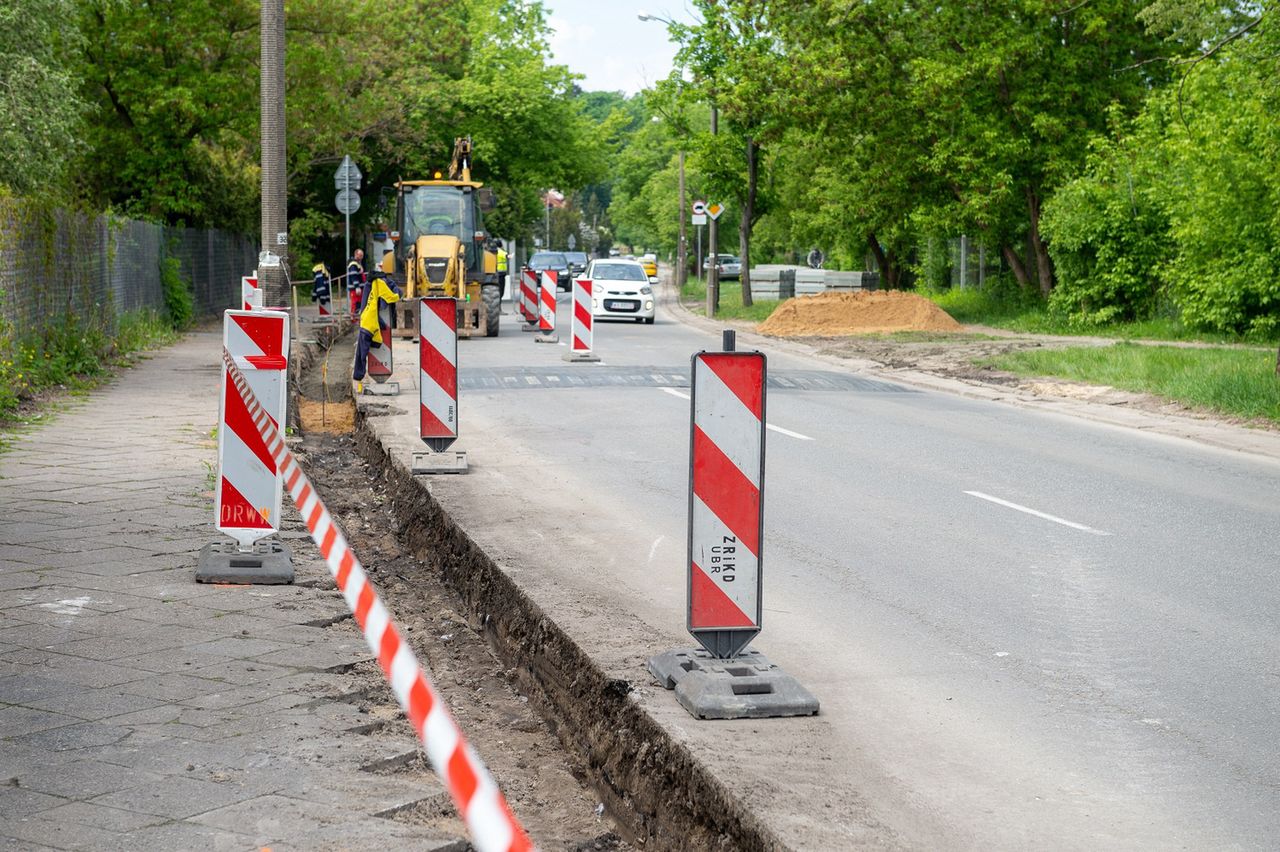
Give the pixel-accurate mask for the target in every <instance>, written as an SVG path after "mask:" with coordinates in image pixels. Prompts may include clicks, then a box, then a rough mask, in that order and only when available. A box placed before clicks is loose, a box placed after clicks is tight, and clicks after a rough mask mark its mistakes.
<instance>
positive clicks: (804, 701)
mask: <svg viewBox="0 0 1280 852" xmlns="http://www.w3.org/2000/svg"><path fill="white" fill-rule="evenodd" d="M649 673H650V674H652V675H653V676H654V677H655V678H657V680H658V682H659V683H661V684H662V685H663V687H665V688H666V689H674V690H675V691H676V700H677V701H679V702H680V706H681V707H683V708H684V709H686V710H688V711H689V712H690V713H691V714H693V716H694V717H696V718H698V719H767V718H771V717H774V716H816V715H817V713H818V699H816V698H814V697H813V695H812V693H810V692H809V690H807V689H805V688H804V687H803V686H801V685H800V683H799V682H798V681H797V680H796V679H795V678H793V677H791V675H789V674H787V673H786V672H784V671H783V670H782V669H780V668H778V667H777V666H775V665H774V664H773V663H771V662H769V660H768V659H766V658H765V656H764V655H763V654H761V653H760V652H759V651H743V652H742V653H741V654H739V655H738V656H736V657H732V658H730V659H727V660H718V659H716V658H715V657H713V656H711V654H710V653H709V652H708V651H706V650H704V649H702V648H688V649H678V650H675V651H668V652H666V653H665V654H659V655H658V656H656V657H650V658H649Z"/></svg>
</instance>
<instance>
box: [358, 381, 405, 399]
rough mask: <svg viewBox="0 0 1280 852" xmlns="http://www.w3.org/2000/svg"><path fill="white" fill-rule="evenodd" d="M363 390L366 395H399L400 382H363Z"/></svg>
mask: <svg viewBox="0 0 1280 852" xmlns="http://www.w3.org/2000/svg"><path fill="white" fill-rule="evenodd" d="M364 392H365V395H366V396H399V395H400V383H399V382H383V383H381V384H378V383H377V382H365V383H364Z"/></svg>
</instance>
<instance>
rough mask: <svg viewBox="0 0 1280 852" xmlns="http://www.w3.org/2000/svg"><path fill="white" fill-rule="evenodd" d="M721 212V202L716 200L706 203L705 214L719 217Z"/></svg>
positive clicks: (715, 217)
mask: <svg viewBox="0 0 1280 852" xmlns="http://www.w3.org/2000/svg"><path fill="white" fill-rule="evenodd" d="M723 212H724V205H723V204H720V203H718V202H717V203H713V204H708V205H707V215H708V216H710V217H711V218H712V219H719V218H720V214H721V213H723Z"/></svg>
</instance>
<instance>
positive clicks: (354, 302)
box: [347, 249, 365, 322]
mask: <svg viewBox="0 0 1280 852" xmlns="http://www.w3.org/2000/svg"><path fill="white" fill-rule="evenodd" d="M364 285H365V274H364V249H356V250H355V251H354V252H353V253H352V255H351V260H349V261H347V293H348V295H349V296H350V297H351V320H352V322H356V321H358V317H359V315H360V306H361V305H362V304H364Z"/></svg>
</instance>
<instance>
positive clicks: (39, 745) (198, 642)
mask: <svg viewBox="0 0 1280 852" xmlns="http://www.w3.org/2000/svg"><path fill="white" fill-rule="evenodd" d="M219 344H220V335H219V334H218V333H216V332H213V331H205V332H201V333H195V334H191V335H188V336H187V337H186V338H184V339H183V340H182V341H181V342H179V343H178V344H176V345H174V346H172V347H169V348H167V349H165V350H163V351H161V352H158V353H156V354H155V355H154V357H152V358H150V359H149V360H147V361H145V362H143V363H142V364H140V365H139V366H137V367H136V368H135V369H132V370H129V371H128V372H126V373H124V374H123V375H122V376H121V377H120V378H119V379H118V380H117V381H115V382H113V383H112V384H111V385H109V386H108V387H105V388H103V389H101V390H99V391H96V392H94V393H92V394H90V395H89V396H88V398H87V399H85V400H82V401H77V402H74V403H72V404H70V406H69V407H68V410H66V411H64V412H62V413H60V414H57V415H56V416H54V417H52V418H50V421H49V422H47V423H45V424H43V425H41V426H39V427H38V428H35V429H33V430H32V431H30V432H28V433H26V434H25V435H23V436H22V437H21V438H20V439H19V440H18V441H17V442H16V445H15V446H14V447H13V448H12V449H11V450H9V451H8V452H6V453H4V454H3V455H0V518H2V519H3V520H2V521H0V847H4V848H15V849H16V848H21V849H45V848H53V849H81V848H92V849H179V848H186V849H194V848H212V849H257V848H260V847H262V846H268V845H269V846H273V847H275V848H284V847H291V848H322V847H323V848H335V847H336V848H400V847H408V846H412V847H413V848H418V849H433V848H438V847H442V846H449V845H452V844H456V843H458V842H459V838H458V837H453V836H448V835H442V834H441V833H440V832H439V831H437V830H434V829H427V828H423V827H417V826H412V825H408V824H404V823H401V822H396V821H394V820H392V819H387V818H383V817H378V816H375V814H377V813H384V812H393V811H395V810H396V809H398V808H402V807H403V806H404V805H406V804H408V803H411V802H414V801H418V800H421V799H424V798H428V797H435V796H438V795H440V793H441V790H442V788H441V787H440V785H439V784H438V782H436V781H435V780H434V779H433V778H426V779H425V780H424V778H423V777H421V776H415V777H413V778H412V779H409V778H398V777H396V776H394V775H386V774H373V773H371V772H368V771H364V770H362V769H361V767H362V766H366V765H372V764H376V763H377V762H378V761H385V759H386V758H387V757H388V756H390V755H394V754H403V753H405V752H411V751H413V750H414V749H415V748H416V743H415V742H414V741H413V740H412V739H411V738H410V737H408V736H404V735H398V734H395V733H392V734H387V733H385V732H380V733H379V735H378V736H377V737H376V738H374V737H370V736H367V735H366V734H365V733H364V731H365V729H366V728H368V727H369V725H368V723H369V721H370V716H369V714H368V709H367V707H366V706H365V705H366V704H368V703H374V704H376V703H379V702H381V703H389V702H391V701H392V700H393V699H392V698H391V696H390V692H389V691H387V692H386V694H385V695H371V694H369V693H368V692H367V691H360V689H361V687H360V684H358V683H357V682H356V681H355V679H354V678H353V676H352V675H351V674H350V673H349V672H350V670H351V668H352V667H353V666H360V665H366V663H365V661H367V660H369V659H370V655H369V653H368V650H367V648H366V647H365V644H364V642H363V640H362V639H361V637H360V636H359V634H358V633H357V631H356V630H355V628H354V626H353V625H352V623H351V621H350V620H349V619H345V620H344V619H343V618H341V616H342V615H343V614H344V613H345V612H346V607H345V605H344V603H343V601H342V599H341V598H340V597H339V596H338V595H337V593H336V592H335V591H334V590H333V588H332V583H331V581H330V580H329V576H328V573H327V571H326V569H325V567H324V565H323V563H322V562H321V561H320V558H319V555H318V553H316V551H315V548H314V546H313V545H312V544H311V542H310V540H309V539H308V538H306V536H305V532H303V527H302V524H301V520H300V519H299V518H298V517H297V513H296V511H294V510H293V509H292V507H287V509H286V512H285V515H284V519H285V532H284V537H285V538H286V539H287V541H288V544H289V545H290V546H291V547H292V548H293V550H294V555H295V566H296V569H297V577H298V585H297V586H294V587H288V586H278V587H247V586H240V587H216V586H199V585H197V584H196V583H195V581H194V572H195V563H196V556H197V553H198V551H199V549H200V547H201V546H202V545H204V544H205V543H207V542H209V541H212V540H215V538H216V537H217V534H216V532H215V531H214V529H213V527H212V520H213V509H212V502H211V499H212V497H211V492H210V488H211V487H212V485H211V482H212V480H211V476H212V474H211V471H212V465H213V464H214V462H215V454H216V449H215V444H214V441H213V440H212V437H211V430H212V429H213V427H214V425H215V423H216V419H217V382H218V375H219V366H218V365H219V360H220V359H219ZM364 683H367V680H366V681H364ZM405 731H407V726H406V728H405Z"/></svg>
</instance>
